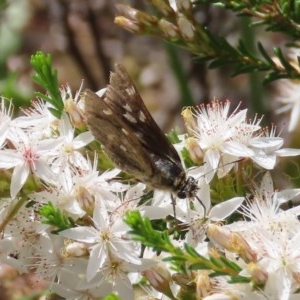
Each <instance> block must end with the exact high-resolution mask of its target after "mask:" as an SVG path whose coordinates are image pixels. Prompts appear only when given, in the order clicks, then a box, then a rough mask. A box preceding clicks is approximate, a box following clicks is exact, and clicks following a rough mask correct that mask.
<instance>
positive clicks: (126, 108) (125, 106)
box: [123, 103, 132, 112]
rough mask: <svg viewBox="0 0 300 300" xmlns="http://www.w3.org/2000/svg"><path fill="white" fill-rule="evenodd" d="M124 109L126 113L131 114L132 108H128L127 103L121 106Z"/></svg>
mask: <svg viewBox="0 0 300 300" xmlns="http://www.w3.org/2000/svg"><path fill="white" fill-rule="evenodd" d="M123 107H124V109H125V110H127V111H128V112H132V108H131V107H130V105H129V104H128V103H126V104H124V105H123Z"/></svg>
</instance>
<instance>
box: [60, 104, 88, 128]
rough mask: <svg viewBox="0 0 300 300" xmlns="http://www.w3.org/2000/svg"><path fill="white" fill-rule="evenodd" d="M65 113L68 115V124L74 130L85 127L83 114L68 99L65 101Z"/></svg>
mask: <svg viewBox="0 0 300 300" xmlns="http://www.w3.org/2000/svg"><path fill="white" fill-rule="evenodd" d="M65 111H66V112H67V113H68V114H69V117H70V122H71V124H72V125H73V126H74V127H75V128H84V127H85V125H86V123H85V118H84V112H83V110H82V109H81V108H79V107H78V105H76V103H75V102H74V100H73V99H71V98H70V99H67V100H66V101H65Z"/></svg>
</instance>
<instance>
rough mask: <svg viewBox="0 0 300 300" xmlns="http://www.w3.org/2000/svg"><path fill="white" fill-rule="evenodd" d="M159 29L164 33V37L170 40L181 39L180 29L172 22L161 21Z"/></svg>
mask: <svg viewBox="0 0 300 300" xmlns="http://www.w3.org/2000/svg"><path fill="white" fill-rule="evenodd" d="M158 27H159V28H160V29H161V30H162V31H163V33H164V35H165V36H166V37H169V38H176V37H179V35H178V28H177V27H176V26H175V25H174V24H173V23H171V22H169V21H167V20H165V19H161V20H159V22H158Z"/></svg>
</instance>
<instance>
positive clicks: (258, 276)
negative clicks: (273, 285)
mask: <svg viewBox="0 0 300 300" xmlns="http://www.w3.org/2000/svg"><path fill="white" fill-rule="evenodd" d="M247 270H248V272H249V274H250V275H251V277H252V279H253V280H254V282H255V283H256V284H259V285H260V284H265V283H266V282H267V280H268V273H267V272H266V271H265V270H263V269H262V267H261V266H260V265H258V264H256V263H252V262H251V263H249V264H248V266H247Z"/></svg>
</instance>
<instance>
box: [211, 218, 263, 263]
mask: <svg viewBox="0 0 300 300" xmlns="http://www.w3.org/2000/svg"><path fill="white" fill-rule="evenodd" d="M207 235H208V237H209V238H210V239H211V240H212V241H214V242H216V243H217V244H219V245H220V246H222V247H223V248H225V249H226V250H228V251H230V252H235V253H237V254H239V255H240V256H241V258H243V259H244V260H245V261H246V262H256V261H257V256H256V253H255V252H254V251H253V250H252V249H251V248H250V246H249V244H248V243H247V242H246V240H245V239H244V238H243V237H242V236H241V235H240V234H239V233H236V232H230V231H228V230H226V229H223V228H222V227H221V226H218V225H213V224H211V225H209V226H208V229H207Z"/></svg>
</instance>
